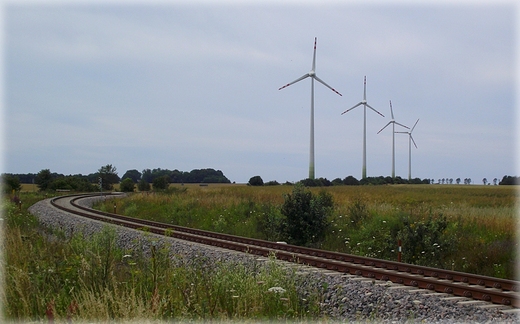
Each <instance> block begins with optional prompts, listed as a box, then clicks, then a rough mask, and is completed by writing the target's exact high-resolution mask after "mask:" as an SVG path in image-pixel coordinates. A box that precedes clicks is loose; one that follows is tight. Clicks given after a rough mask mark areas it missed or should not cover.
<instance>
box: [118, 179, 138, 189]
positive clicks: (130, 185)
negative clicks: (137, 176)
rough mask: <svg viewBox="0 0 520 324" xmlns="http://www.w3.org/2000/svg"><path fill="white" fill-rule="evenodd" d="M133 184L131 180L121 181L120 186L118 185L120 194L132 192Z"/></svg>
mask: <svg viewBox="0 0 520 324" xmlns="http://www.w3.org/2000/svg"><path fill="white" fill-rule="evenodd" d="M134 188H135V183H134V181H133V180H132V179H131V178H125V179H124V180H123V181H121V184H120V185H119V189H120V190H121V191H122V192H134Z"/></svg>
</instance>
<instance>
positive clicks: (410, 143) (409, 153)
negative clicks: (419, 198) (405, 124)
mask: <svg viewBox="0 0 520 324" xmlns="http://www.w3.org/2000/svg"><path fill="white" fill-rule="evenodd" d="M418 122H419V119H417V121H416V122H415V124H414V125H413V127H412V129H411V130H410V131H409V132H396V133H401V134H408V181H410V180H412V142H413V145H415V148H417V144H415V141H414V140H413V137H412V132H413V130H414V128H415V125H417V123H418Z"/></svg>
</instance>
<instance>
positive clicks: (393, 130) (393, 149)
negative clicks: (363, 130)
mask: <svg viewBox="0 0 520 324" xmlns="http://www.w3.org/2000/svg"><path fill="white" fill-rule="evenodd" d="M390 113H391V114H392V120H391V121H389V122H388V124H386V125H385V127H383V128H381V130H380V131H379V132H377V133H378V134H379V133H381V131H382V130H383V129H385V128H386V127H387V126H388V125H390V124H392V179H393V178H395V124H397V125H399V126H402V127H404V128H407V129H410V128H409V127H407V126H404V125H403V124H399V123H398V122H396V121H395V120H394V110H393V109H392V100H390Z"/></svg>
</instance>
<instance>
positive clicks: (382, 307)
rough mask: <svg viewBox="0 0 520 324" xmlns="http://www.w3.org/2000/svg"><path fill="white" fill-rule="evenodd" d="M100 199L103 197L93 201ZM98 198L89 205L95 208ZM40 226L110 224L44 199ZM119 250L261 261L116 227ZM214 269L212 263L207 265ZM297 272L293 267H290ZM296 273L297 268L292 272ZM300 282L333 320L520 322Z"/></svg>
mask: <svg viewBox="0 0 520 324" xmlns="http://www.w3.org/2000/svg"><path fill="white" fill-rule="evenodd" d="M95 199H100V198H93V200H95ZM93 200H90V201H87V202H86V204H92V202H93ZM29 211H30V212H31V213H32V214H33V215H35V216H37V217H38V219H39V220H40V222H41V223H42V224H43V225H44V226H46V227H50V228H55V229H59V230H61V231H63V232H64V233H65V234H66V235H72V234H74V233H82V234H83V235H85V236H90V235H92V234H94V233H96V232H99V231H101V230H102V229H103V227H105V226H106V224H103V223H101V222H98V221H94V220H88V219H85V218H82V217H79V216H74V215H71V214H68V213H65V212H63V211H61V210H58V209H56V208H54V207H52V205H51V204H50V199H46V200H42V201H40V202H38V203H36V204H34V205H33V206H31V207H30V208H29ZM116 233H117V237H118V239H117V240H118V244H119V247H120V248H122V249H125V250H132V251H140V252H143V253H145V254H146V253H148V252H149V251H150V247H151V245H152V244H164V243H166V241H165V240H168V242H167V244H168V246H170V247H171V249H172V253H174V254H176V255H184V256H186V258H187V259H189V258H191V257H193V256H195V255H196V256H204V257H206V258H207V259H208V260H219V262H222V261H223V260H224V261H227V262H241V263H247V264H250V265H251V266H252V267H255V268H256V267H257V266H258V265H256V264H255V263H262V262H265V261H261V260H260V259H258V256H254V255H249V254H245V253H240V252H236V251H228V250H223V249H220V248H214V247H210V246H206V245H201V244H196V243H190V242H184V241H180V240H177V239H174V238H165V237H161V236H158V235H155V234H150V233H146V234H143V233H142V232H138V231H135V230H132V229H124V228H120V227H118V228H117V229H116ZM208 266H211V265H208ZM288 268H294V266H288ZM291 271H293V270H291ZM296 274H297V275H298V276H297V281H298V282H299V283H300V285H299V287H300V288H299V289H300V294H301V298H302V299H304V298H306V296H308V295H309V293H308V292H315V291H322V292H323V296H322V303H321V310H322V313H323V316H324V317H325V318H328V319H329V320H331V321H356V322H367V321H370V322H376V323H404V322H407V323H491V322H498V323H518V322H519V317H518V315H517V313H516V312H511V313H509V312H507V310H506V311H502V310H500V309H498V308H496V307H490V305H489V304H484V305H487V308H486V307H481V306H478V305H474V304H471V303H468V304H463V303H461V302H460V300H453V299H447V297H450V296H446V295H442V294H431V293H430V292H428V291H424V290H413V289H410V288H409V287H402V286H399V285H395V284H393V283H390V282H389V283H386V282H382V281H377V280H376V281H372V280H368V279H364V278H359V277H356V276H350V275H344V274H341V273H337V272H331V271H322V270H319V269H314V268H310V267H305V266H298V268H297V270H296Z"/></svg>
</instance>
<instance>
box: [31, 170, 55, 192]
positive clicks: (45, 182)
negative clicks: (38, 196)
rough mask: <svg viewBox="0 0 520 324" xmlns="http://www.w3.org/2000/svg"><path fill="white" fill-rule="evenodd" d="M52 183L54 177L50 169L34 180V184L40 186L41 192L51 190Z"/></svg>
mask: <svg viewBox="0 0 520 324" xmlns="http://www.w3.org/2000/svg"><path fill="white" fill-rule="evenodd" d="M51 182H52V175H51V171H50V170H49V169H44V170H41V171H40V172H38V174H36V177H35V178H34V183H35V184H36V185H37V186H38V188H39V189H40V190H41V191H45V190H47V189H49V186H50V184H51Z"/></svg>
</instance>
